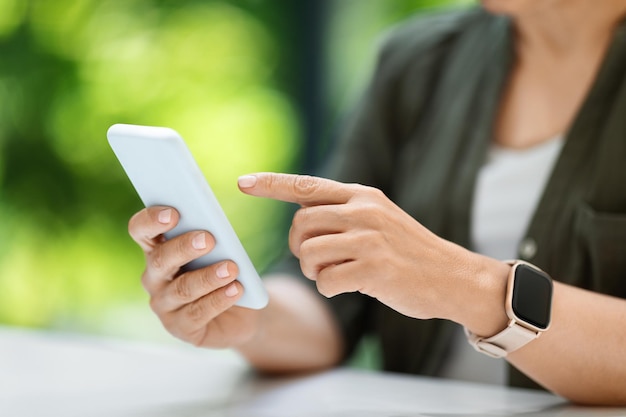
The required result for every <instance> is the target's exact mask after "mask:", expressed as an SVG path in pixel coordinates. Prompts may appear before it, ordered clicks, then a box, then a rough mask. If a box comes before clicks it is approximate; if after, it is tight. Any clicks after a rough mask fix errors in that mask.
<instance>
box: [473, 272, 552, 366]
mask: <svg viewBox="0 0 626 417" xmlns="http://www.w3.org/2000/svg"><path fill="white" fill-rule="evenodd" d="M507 263H508V264H509V265H511V272H510V273H509V277H508V283H507V290H506V304H505V308H506V315H507V316H508V317H509V324H508V325H507V327H506V329H504V330H502V331H501V332H500V333H498V334H496V335H495V336H491V337H481V336H478V335H475V334H473V333H472V332H470V331H469V330H467V329H465V334H466V336H467V340H468V342H469V343H470V345H472V346H473V347H474V349H476V350H477V351H479V352H481V353H484V354H486V355H488V356H491V357H494V358H502V357H504V356H506V355H507V354H509V353H510V352H513V351H515V350H517V349H519V348H521V347H522V346H524V345H525V344H527V343H528V342H531V341H532V340H535V339H536V338H538V337H539V336H540V335H541V333H543V332H545V331H546V330H548V328H549V327H550V315H551V311H552V293H553V285H552V279H551V278H550V276H549V275H548V274H546V273H545V272H543V271H542V270H541V269H539V268H537V267H536V266H534V265H531V264H529V263H527V262H523V261H508V262H507Z"/></svg>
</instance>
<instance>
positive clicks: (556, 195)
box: [324, 9, 626, 387]
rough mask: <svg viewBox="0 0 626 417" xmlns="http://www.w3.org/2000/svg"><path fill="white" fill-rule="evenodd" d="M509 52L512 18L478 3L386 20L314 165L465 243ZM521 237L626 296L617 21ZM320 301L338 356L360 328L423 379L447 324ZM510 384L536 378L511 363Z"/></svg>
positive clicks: (433, 367) (601, 287)
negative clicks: (370, 70)
mask: <svg viewBox="0 0 626 417" xmlns="http://www.w3.org/2000/svg"><path fill="white" fill-rule="evenodd" d="M513 59H514V54H513V46H512V31H511V26H510V22H509V21H508V20H507V19H506V18H504V17H496V16H492V15H489V14H487V13H486V12H484V11H482V10H480V9H471V10H469V11H468V10H465V11H461V12H458V11H457V12H448V13H443V14H438V15H431V16H427V17H419V18H417V19H413V20H411V21H409V22H407V23H405V24H403V25H402V26H400V27H398V28H396V29H394V30H393V31H392V32H391V33H390V36H388V37H387V38H386V41H385V42H384V44H383V47H382V49H381V52H380V55H379V59H378V63H377V67H376V70H375V73H374V76H373V79H372V82H371V84H370V86H369V88H368V90H367V93H366V95H365V97H364V98H363V100H362V102H361V105H360V106H359V108H358V111H357V112H356V114H355V115H354V117H353V118H352V119H351V120H352V121H351V123H350V124H349V125H348V126H347V129H346V131H345V135H344V136H343V138H342V140H341V141H340V143H339V146H338V149H337V151H336V152H335V153H334V156H333V158H332V160H331V161H330V163H329V166H328V170H327V171H326V172H325V173H324V174H325V175H327V176H329V177H332V178H335V179H337V180H340V181H344V182H358V183H362V184H367V185H372V186H375V187H377V188H380V189H382V190H383V191H384V192H385V194H386V195H387V196H388V197H390V198H391V199H392V200H393V201H395V202H396V203H397V204H398V205H399V206H400V207H402V208H403V209H404V210H405V211H407V212H408V213H410V214H411V215H412V216H413V217H415V218H416V219H417V220H418V221H420V222H421V223H422V224H423V225H425V226H426V227H428V228H429V229H430V230H432V231H433V232H435V233H437V234H438V235H439V236H441V237H443V238H445V239H449V240H451V241H454V242H457V243H459V244H461V245H463V246H465V247H468V248H470V249H471V243H470V238H469V235H470V209H471V207H472V197H473V192H474V183H475V180H476V176H477V173H478V170H479V169H480V167H481V165H482V163H483V160H484V158H485V155H486V151H487V147H488V145H489V143H490V141H491V140H492V138H493V136H492V134H493V125H494V120H495V116H496V112H497V109H498V102H499V100H500V93H501V91H502V86H503V84H504V82H505V81H506V78H507V74H508V71H509V69H510V67H511V64H512V61H513ZM554 70H555V71H558V70H559V69H558V68H555V69H554ZM524 242H525V245H524V249H523V250H522V251H521V253H520V254H519V257H520V259H526V260H528V261H530V262H532V263H534V264H535V265H537V266H539V267H540V268H542V269H544V270H545V271H547V272H548V273H550V275H551V276H552V277H553V278H554V279H556V280H560V281H563V282H566V283H569V284H572V285H576V286H579V287H583V288H587V289H591V290H594V291H598V292H602V293H607V294H612V295H615V296H618V297H622V298H626V25H622V27H620V28H619V30H618V31H617V32H616V33H615V38H614V41H613V44H612V46H611V48H610V50H609V52H608V55H607V57H606V59H605V61H604V64H603V66H602V68H601V70H600V73H599V76H598V78H597V80H596V82H595V84H594V85H593V87H592V89H591V91H590V92H589V94H588V96H587V98H586V100H585V102H584V104H583V106H582V108H581V109H580V112H579V114H578V116H577V117H576V119H575V121H574V123H573V125H572V126H571V129H570V130H569V131H568V132H567V135H566V142H565V145H564V147H563V150H562V152H561V154H560V156H559V158H558V161H557V163H556V165H555V168H554V171H553V173H552V175H551V178H550V180H549V182H548V184H547V186H546V189H545V191H544V193H543V196H542V198H541V200H540V203H539V206H538V208H537V209H536V212H535V213H534V216H533V218H532V221H531V224H530V226H529V228H528V230H527V232H526V239H525V240H524ZM472 301H473V302H480V300H472ZM503 302H504V300H503ZM329 303H330V305H331V306H332V308H333V309H334V310H335V312H336V313H337V317H338V319H339V322H340V324H341V327H342V330H343V332H344V335H345V338H346V341H347V346H348V351H347V352H346V353H347V354H350V353H351V352H352V351H353V349H354V347H355V345H356V344H357V342H358V341H359V340H360V338H361V337H362V336H363V335H364V334H366V333H370V334H375V335H376V336H377V337H378V338H379V340H380V343H381V346H382V350H383V365H384V368H385V369H386V370H390V371H399V372H410V373H416V374H423V375H434V374H436V373H437V371H438V370H439V368H440V366H441V363H442V361H444V360H445V356H446V348H447V346H448V345H449V343H450V339H451V335H452V333H453V326H454V325H453V324H452V323H449V322H445V321H442V320H425V321H421V320H415V319H411V318H408V317H405V316H403V315H401V314H398V313H396V312H395V311H393V310H391V309H390V308H387V307H386V306H384V305H382V304H380V303H378V302H377V301H376V300H374V299H371V298H368V297H366V296H363V295H361V294H358V293H357V294H344V295H340V296H337V297H335V298H333V299H331V300H329ZM625 327H626V323H625ZM622 330H624V329H622ZM581 360H584V358H581ZM510 380H511V381H510V382H511V384H512V385H515V386H528V387H531V386H534V384H533V383H532V382H531V381H530V380H528V379H527V378H526V377H525V376H524V375H522V374H521V373H519V372H517V371H515V370H512V372H511V374H510Z"/></svg>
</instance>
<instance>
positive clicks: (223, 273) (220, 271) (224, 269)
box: [215, 263, 230, 278]
mask: <svg viewBox="0 0 626 417" xmlns="http://www.w3.org/2000/svg"><path fill="white" fill-rule="evenodd" d="M215 275H217V277H218V278H228V277H229V276H230V272H228V264H226V263H223V264H221V265H220V266H218V267H217V269H216V270H215Z"/></svg>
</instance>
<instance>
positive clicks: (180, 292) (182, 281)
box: [172, 275, 193, 301]
mask: <svg viewBox="0 0 626 417" xmlns="http://www.w3.org/2000/svg"><path fill="white" fill-rule="evenodd" d="M172 289H173V293H174V297H176V298H177V299H179V300H181V301H186V300H189V299H191V297H192V294H193V291H192V288H191V282H190V280H189V277H188V276H187V275H181V276H179V277H178V278H176V279H175V280H174V281H173V282H172Z"/></svg>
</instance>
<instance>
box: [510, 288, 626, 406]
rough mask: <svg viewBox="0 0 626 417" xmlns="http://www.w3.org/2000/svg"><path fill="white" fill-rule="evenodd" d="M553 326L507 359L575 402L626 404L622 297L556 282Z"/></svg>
mask: <svg viewBox="0 0 626 417" xmlns="http://www.w3.org/2000/svg"><path fill="white" fill-rule="evenodd" d="M554 284H555V285H554V300H553V312H552V325H551V328H550V329H549V330H548V331H547V332H545V333H544V334H543V335H542V336H541V337H540V338H538V339H537V340H535V341H534V342H532V343H529V344H528V345H527V346H525V347H524V348H522V349H520V350H518V351H516V352H513V353H511V354H510V355H509V356H508V360H509V362H511V363H512V364H513V365H514V366H516V367H517V368H518V369H520V370H521V371H522V372H524V373H526V374H527V375H529V376H530V377H532V378H533V379H535V380H536V381H537V382H539V383H540V384H542V385H543V386H544V387H546V388H547V389H549V390H551V391H553V392H555V393H557V394H560V395H562V396H563V397H565V398H568V399H570V400H572V401H574V402H578V403H585V404H595V405H625V404H626V300H622V299H619V298H614V297H609V296H605V295H601V294H598V293H593V292H590V291H585V290H581V289H579V288H575V287H571V286H568V285H564V284H561V283H558V282H555V283H554Z"/></svg>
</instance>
